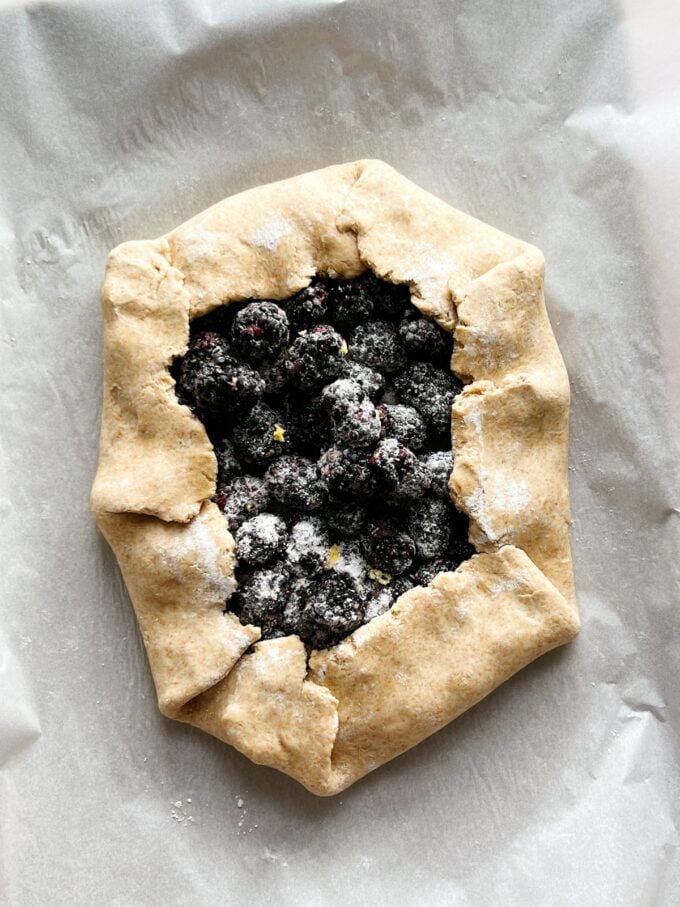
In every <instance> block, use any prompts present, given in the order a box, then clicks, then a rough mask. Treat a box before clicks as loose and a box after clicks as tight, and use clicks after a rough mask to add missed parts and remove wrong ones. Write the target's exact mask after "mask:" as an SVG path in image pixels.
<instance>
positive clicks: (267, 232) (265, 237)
mask: <svg viewBox="0 0 680 907" xmlns="http://www.w3.org/2000/svg"><path fill="white" fill-rule="evenodd" d="M292 232H293V228H292V227H291V225H290V224H289V223H288V221H287V220H284V219H283V218H282V217H278V216H275V217H272V219H271V220H269V221H267V223H266V224H263V225H262V226H261V227H258V229H257V230H254V231H253V232H252V233H251V234H250V242H251V243H252V244H253V245H254V246H257V247H258V248H260V249H267V251H269V252H273V251H274V249H276V247H277V246H278V244H279V243H280V242H281V240H282V239H283V238H284V236H290V234H291V233H292Z"/></svg>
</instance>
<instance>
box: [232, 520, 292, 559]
mask: <svg viewBox="0 0 680 907" xmlns="http://www.w3.org/2000/svg"><path fill="white" fill-rule="evenodd" d="M285 540H286V524H285V523H284V521H283V520H282V519H281V517H280V516H276V514H273V513H260V514H258V515H257V516H254V517H252V519H250V520H246V521H245V523H242V524H241V525H240V526H239V528H238V530H237V531H236V551H237V554H238V557H239V560H241V561H245V562H246V563H247V564H251V565H252V566H258V565H260V564H266V563H267V561H270V560H272V558H274V557H276V556H277V555H280V554H281V550H282V548H283V543H284V542H285Z"/></svg>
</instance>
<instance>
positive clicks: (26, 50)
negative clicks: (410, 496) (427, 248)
mask: <svg viewBox="0 0 680 907" xmlns="http://www.w3.org/2000/svg"><path fill="white" fill-rule="evenodd" d="M674 6H675V4H674V3H673V2H667V3H661V2H659V0H649V2H644V3H643V2H642V0H639V2H627V3H625V4H623V6H622V5H621V4H619V3H615V2H609V0H578V2H574V3H564V2H562V0H545V2H542V3H538V2H530V0H520V2H518V3H513V4H509V3H502V2H500V0H478V2H475V3H473V2H467V0H446V2H444V0H442V2H431V0H430V2H424V3H422V4H416V3H414V2H412V0H392V2H387V0H348V2H345V3H341V2H340V3H338V2H329V0H326V2H321V0H316V2H315V0H306V2H303V0H297V2H284V0H279V2H276V3H274V2H270V3H266V2H264V0H262V2H255V3H248V4H240V3H219V2H216V0H215V2H210V0H205V2H201V3H199V2H198V0H197V2H195V3H189V2H174V3H171V2H160V0H157V2H153V3H148V4H144V3H141V2H140V3H131V2H127V3H126V2H117V3H108V4H104V3H100V2H89V3H86V2H80V3H76V2H71V3H65V4H58V3H40V4H37V3H29V4H26V5H22V4H18V3H17V4H12V3H10V4H7V3H4V4H2V5H1V6H0V59H1V60H2V80H1V81H0V192H1V193H2V201H1V203H0V341H1V343H0V349H1V350H2V368H1V370H0V381H1V382H2V394H1V395H0V410H1V412H0V425H1V426H2V427H1V430H0V443H1V444H2V468H3V473H2V479H1V482H2V485H1V488H0V514H1V515H2V548H1V549H0V550H1V551H2V555H3V556H2V573H3V583H2V624H1V628H0V634H1V635H0V685H1V695H0V902H2V903H6V904H10V905H39V907H42V905H46V904H49V905H56V904H64V905H81V904H82V905H93V904H95V905H99V904H105V905H109V904H110V905H126V907H127V905H133V904H134V905H157V904H158V905H160V904H163V905H175V904H177V905H179V904H182V905H184V904H191V905H214V904H248V905H251V904H276V905H297V904H300V903H309V904H314V905H316V904H332V905H335V904H338V905H353V904H358V905H361V904H371V905H376V904H393V903H395V902H398V903H401V904H409V905H411V904H413V905H420V904H447V905H449V904H454V905H474V907H476V905H486V904H503V905H508V904H511V905H514V904H518V905H525V904H531V905H534V904H540V905H544V904H548V905H579V907H581V905H598V907H600V905H605V907H606V905H621V904H625V905H626V907H629V905H643V904H644V905H654V907H657V905H667V904H668V905H670V904H675V903H677V896H678V895H677V893H678V890H680V877H679V876H680V869H679V858H678V802H679V800H680V796H679V792H678V773H677V764H678V736H677V734H678V726H679V720H678V719H679V710H680V705H679V703H680V695H679V694H680V689H679V686H678V684H679V681H678V678H679V677H680V659H679V655H678V652H679V649H680V633H679V620H678V613H679V612H678V598H679V594H678V579H679V577H678V562H679V561H680V550H679V546H678V534H677V517H678V509H677V508H678V482H677V476H676V474H675V472H674V470H675V467H676V464H677V457H676V454H675V453H674V450H675V448H674V447H673V442H672V431H673V425H676V426H677V425H678V424H680V419H679V418H678V412H679V409H678V388H680V361H679V359H678V352H677V338H678V330H677V329H678V314H677V313H678V305H677V288H678V282H679V279H680V274H679V273H678V266H677V261H678V256H677V245H678V238H679V237H678V228H677V223H678V216H677V211H678V203H680V167H679V166H678V159H677V147H678V141H677V139H678V136H677V130H678V126H677V123H678V121H677V110H678V103H679V97H680V94H679V90H678V89H679V87H680V84H679V82H680V79H679V69H678V65H677V59H676V57H677V54H676V52H675V50H674V48H677V44H678V22H677V9H675V10H674ZM361 157H379V158H383V159H384V160H386V161H388V162H389V163H391V164H392V165H394V166H395V167H396V168H397V169H399V170H400V171H402V172H403V173H404V174H405V175H406V176H408V177H409V178H410V179H412V180H414V181H415V182H417V183H419V184H420V185H422V186H423V187H425V188H426V189H429V190H431V191H432V192H434V193H435V194H437V195H439V196H441V197H442V198H443V199H445V200H446V201H447V202H449V203H451V204H452V205H454V206H456V207H459V208H462V209H463V210H465V211H468V212H470V213H471V214H474V215H476V216H477V217H480V218H482V219H483V220H487V221H488V222H489V223H491V224H493V225H495V226H497V227H499V228H501V229H502V230H505V231H508V232H509V233H512V234H515V235H517V236H519V237H522V238H524V239H526V240H528V241H530V242H533V243H535V244H536V245H538V246H539V247H540V248H541V249H542V250H543V251H544V252H545V254H546V257H547V261H548V272H547V275H548V276H547V292H548V304H549V310H550V313H551V317H552V320H553V324H554V328H555V332H556V334H557V337H558V340H559V342H560V345H561V348H562V350H563V352H564V356H565V359H566V361H567V365H568V368H569V371H570V374H571V379H572V384H573V418H572V446H571V463H572V467H571V469H572V471H571V487H572V501H573V515H574V531H573V543H574V560H575V565H576V578H577V583H578V591H579V599H580V605H581V609H582V615H583V620H584V626H583V631H582V635H581V637H580V639H579V640H578V641H577V642H576V643H575V644H574V645H571V646H569V647H567V648H566V649H564V650H561V651H558V652H555V653H553V654H551V655H549V656H547V657H546V658H543V659H542V660H541V661H539V662H538V663H536V664H534V665H532V666H531V667H529V668H528V669H526V670H525V671H523V672H522V673H521V674H520V675H518V676H517V677H516V678H514V679H513V680H512V681H511V682H510V683H508V684H506V685H505V686H503V687H502V688H501V689H500V690H498V691H497V692H496V693H494V694H493V695H492V696H490V697H489V698H488V699H487V700H486V701H485V702H483V703H482V704H480V705H479V706H477V707H476V708H474V709H473V710H472V711H470V712H469V713H467V714H466V715H465V716H463V717H462V718H460V719H459V720H458V721H456V722H455V723H454V724H453V725H451V726H449V727H448V728H447V729H445V730H444V731H442V732H441V733H439V734H437V735H436V736H435V737H433V738H431V739H430V740H429V741H427V742H425V743H424V744H422V745H421V746H419V747H417V748H416V749H414V750H412V751H411V752H409V753H407V754H406V755H404V756H402V757H401V758H399V759H397V760H396V761H395V762H393V763H391V764H390V765H388V766H387V767H385V768H383V769H381V770H379V771H377V772H375V773H374V774H372V775H370V776H369V777H368V778H367V779H365V780H364V781H362V782H360V783H359V784H357V785H356V786H355V787H353V788H352V789H350V790H349V791H348V792H346V793H345V794H344V795H341V796H340V797H339V798H335V799H331V800H319V799H316V798H314V797H313V796H311V795H309V794H307V793H306V792H305V791H304V790H303V789H302V788H300V787H299V785H297V784H296V783H295V782H293V781H291V780H290V779H289V778H286V777H284V776H282V775H279V774H277V773H276V772H274V771H271V770H268V769H264V768H258V767H256V766H254V765H251V764H250V763H249V762H248V761H246V760H245V759H244V758H243V757H241V756H240V755H238V753H236V752H234V751H233V750H231V749H229V748H227V747H225V746H223V745H222V744H220V743H218V742H217V741H216V740H213V739H212V738H210V737H208V736H207V735H204V734H201V733H199V732H198V731H193V730H192V729H191V728H188V727H183V726H181V725H178V724H173V723H171V722H169V721H167V720H165V719H164V718H162V717H161V716H160V715H159V713H158V711H157V709H156V705H155V699H154V693H153V689H152V684H151V677H150V674H149V671H148V669H147V665H146V662H145V657H144V653H143V651H142V646H141V643H140V640H139V638H138V636H137V631H136V627H135V623H134V620H133V613H132V609H131V607H130V604H129V602H128V599H127V595H126V593H125V590H124V588H123V585H122V583H121V580H120V577H119V574H118V571H117V568H116V566H115V563H114V560H113V557H112V555H111V553H110V551H109V550H108V548H107V546H106V545H105V543H104V542H103V540H102V539H101V538H100V536H99V535H98V533H97V531H96V530H95V527H94V524H93V522H92V519H91V517H90V515H89V512H88V490H89V487H90V483H91V480H92V476H93V473H94V468H95V459H96V454H97V432H98V424H99V406H100V389H101V362H100V358H101V353H100V343H101V321H100V310H99V290H100V285H101V280H102V270H103V264H104V258H105V255H106V252H107V251H108V250H109V249H110V248H111V247H112V246H114V245H116V244H117V243H119V242H121V241H122V240H125V239H133V238H147V237H153V236H156V235H159V234H161V233H163V232H165V231H166V230H168V229H170V228H172V227H173V226H175V225H176V224H177V223H179V222H181V221H182V220H184V219H186V218H187V217H189V216H190V215H192V214H194V213H195V212H197V211H200V210H201V209H202V208H204V207H206V206H207V205H209V204H211V203H212V202H215V201H217V200H219V199H221V198H223V197H224V196H227V195H230V194H232V193H234V192H236V191H238V190H241V189H244V188H246V187H249V186H252V185H257V184H259V183H262V182H268V181H271V180H274V179H277V178H282V177H285V176H289V175H292V174H295V173H299V172H302V171H305V170H309V169H312V168H315V167H321V166H324V165H326V164H330V163H334V162H339V161H346V160H354V159H357V158H361ZM673 388H675V395H676V399H675V402H674V404H673V403H672V401H671V399H670V398H671V397H672V393H671V391H672V389H673ZM672 405H674V406H675V407H676V409H675V416H674V415H673V410H672Z"/></svg>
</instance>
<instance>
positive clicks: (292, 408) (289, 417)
mask: <svg viewBox="0 0 680 907" xmlns="http://www.w3.org/2000/svg"><path fill="white" fill-rule="evenodd" d="M285 414H286V427H287V429H288V432H289V438H290V444H291V447H293V448H294V449H295V450H297V451H300V453H303V454H308V455H310V456H314V457H316V456H318V455H319V451H320V450H321V449H322V448H323V447H325V446H326V445H327V444H329V443H330V429H329V426H328V417H327V415H326V410H325V408H324V407H323V406H322V404H321V398H320V397H312V398H309V397H306V396H304V395H302V394H290V395H289V396H288V399H287V400H286V405H285Z"/></svg>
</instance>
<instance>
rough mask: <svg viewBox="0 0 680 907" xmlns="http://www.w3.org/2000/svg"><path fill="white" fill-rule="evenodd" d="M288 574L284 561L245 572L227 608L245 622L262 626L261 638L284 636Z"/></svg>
mask: <svg viewBox="0 0 680 907" xmlns="http://www.w3.org/2000/svg"><path fill="white" fill-rule="evenodd" d="M287 580H288V574H287V572H286V570H285V568H284V567H283V565H282V564H280V563H276V564H272V566H271V567H264V568H260V569H259V570H253V571H248V572H247V573H244V574H243V575H242V576H241V578H240V581H239V586H238V589H237V590H236V592H235V593H234V594H233V595H232V597H231V598H230V599H229V603H228V609H229V610H230V611H233V612H234V613H235V614H237V615H238V617H239V620H240V621H241V623H242V624H252V625H253V626H255V627H259V628H260V630H261V632H262V639H272V638H273V637H275V636H280V635H281V613H282V611H283V605H284V602H285V598H286V584H287Z"/></svg>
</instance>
